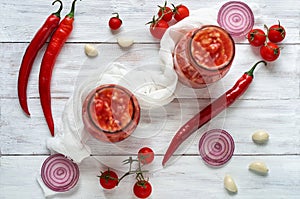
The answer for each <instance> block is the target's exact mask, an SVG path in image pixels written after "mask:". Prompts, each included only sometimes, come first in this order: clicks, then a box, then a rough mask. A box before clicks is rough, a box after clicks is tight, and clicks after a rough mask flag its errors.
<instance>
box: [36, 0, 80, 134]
mask: <svg viewBox="0 0 300 199" xmlns="http://www.w3.org/2000/svg"><path fill="white" fill-rule="evenodd" d="M75 2H76V0H74V1H73V3H72V8H71V11H70V13H69V14H67V15H66V16H65V18H64V19H63V20H62V21H61V23H60V24H59V27H58V28H57V30H56V31H55V32H54V34H53V36H52V37H51V40H50V42H49V44H48V47H47V49H46V52H45V54H44V57H43V60H42V64H41V69H40V74H39V93H40V101H41V105H42V109H43V112H44V116H45V119H46V122H47V124H48V127H49V130H50V132H51V135H52V136H54V122H53V117H52V111H51V93H50V84H51V77H52V71H53V68H54V65H55V62H56V58H57V56H58V55H59V53H60V51H61V49H62V47H63V45H64V44H65V42H66V41H67V39H68V37H69V36H70V34H71V32H72V29H73V22H74V11H75Z"/></svg>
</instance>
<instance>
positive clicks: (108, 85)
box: [87, 84, 138, 134]
mask: <svg viewBox="0 0 300 199" xmlns="http://www.w3.org/2000/svg"><path fill="white" fill-rule="evenodd" d="M109 88H113V89H119V90H121V91H122V92H124V93H126V94H127V95H128V96H129V97H130V103H131V104H132V109H133V111H132V116H131V119H130V121H129V122H128V123H127V124H126V125H125V126H124V127H122V128H121V129H119V130H116V131H108V130H104V129H102V128H101V127H100V126H99V125H97V124H96V122H95V121H94V119H93V117H92V115H91V112H90V110H91V106H92V102H93V96H94V95H95V94H96V93H97V92H99V91H101V90H102V89H109ZM133 98H135V97H134V95H133V94H132V93H131V92H130V91H129V90H127V89H126V88H124V87H121V86H119V85H116V84H107V85H101V86H99V87H97V88H96V89H95V90H94V91H92V95H91V97H90V99H89V102H88V105H87V113H88V117H89V120H90V121H91V123H92V125H93V126H94V127H95V128H96V129H97V130H99V131H101V132H103V133H106V134H116V133H119V132H123V131H124V129H126V128H127V127H129V126H130V125H131V124H132V123H133V122H134V118H135V116H136V115H135V114H136V105H138V104H136V103H134V99H133Z"/></svg>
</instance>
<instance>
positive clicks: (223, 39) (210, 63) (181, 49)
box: [173, 26, 235, 88]
mask: <svg viewBox="0 0 300 199" xmlns="http://www.w3.org/2000/svg"><path fill="white" fill-rule="evenodd" d="M234 54H235V46H234V41H233V39H232V38H231V36H230V35H229V34H228V33H227V32H226V31H225V30H223V29H222V28H220V27H218V26H204V27H202V28H200V29H194V30H191V31H190V32H188V33H186V34H185V35H184V36H183V37H182V38H181V39H180V40H179V42H178V43H177V45H176V47H175V49H174V55H173V56H174V69H175V71H176V73H177V75H178V78H179V81H180V82H182V83H183V84H185V85H187V86H189V87H192V88H202V87H205V86H207V85H208V84H211V83H213V82H216V81H218V80H219V79H221V78H222V77H224V76H225V74H226V73H227V72H228V71H229V69H230V66H231V64H232V61H233V58H234Z"/></svg>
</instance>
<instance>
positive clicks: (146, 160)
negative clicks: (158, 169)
mask: <svg viewBox="0 0 300 199" xmlns="http://www.w3.org/2000/svg"><path fill="white" fill-rule="evenodd" d="M138 159H139V160H140V162H141V163H142V164H150V163H151V162H152V161H153V160H154V152H153V150H152V149H151V148H149V147H143V148H141V149H140V150H139V152H138Z"/></svg>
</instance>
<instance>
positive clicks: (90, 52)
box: [84, 44, 98, 57]
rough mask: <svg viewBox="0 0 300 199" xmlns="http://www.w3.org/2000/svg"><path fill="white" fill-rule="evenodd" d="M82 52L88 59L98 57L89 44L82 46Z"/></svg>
mask: <svg viewBox="0 0 300 199" xmlns="http://www.w3.org/2000/svg"><path fill="white" fill-rule="evenodd" d="M84 52H85V54H86V55H87V56H89V57H96V56H97V55H98V50H97V49H96V48H95V47H94V46H93V45H91V44H86V45H85V46H84Z"/></svg>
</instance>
